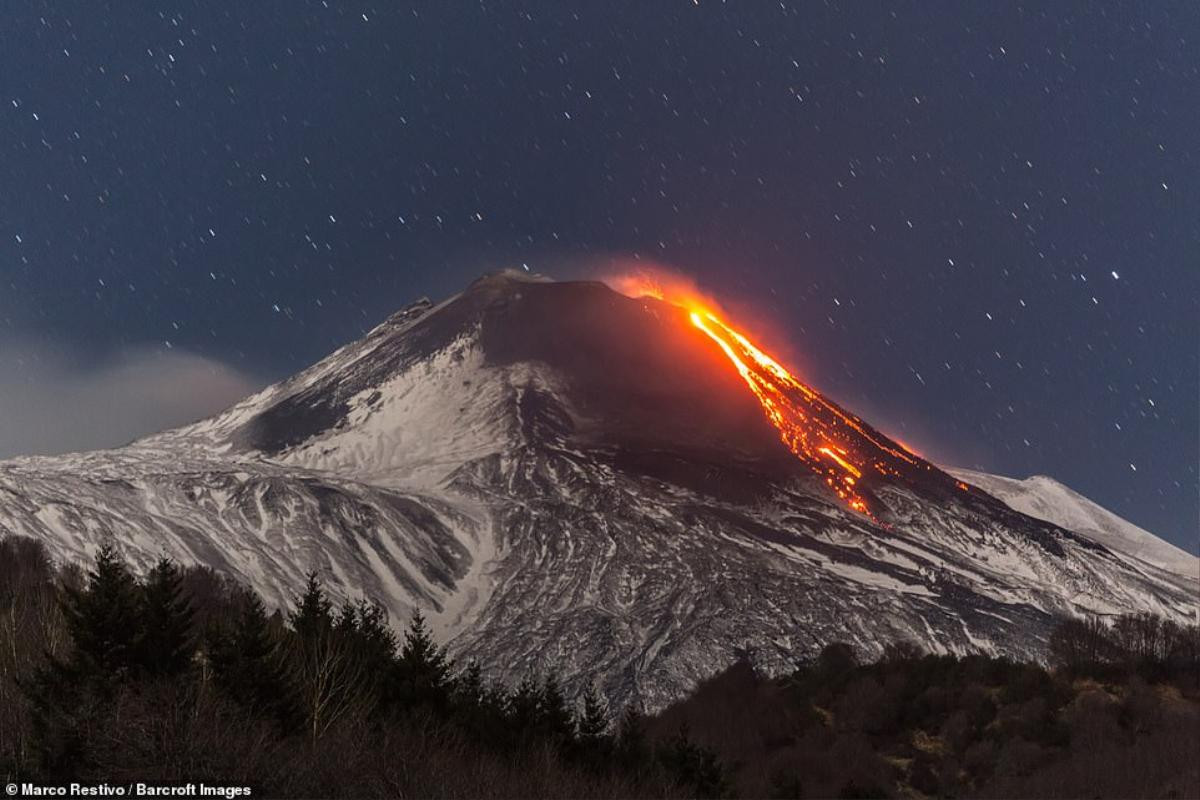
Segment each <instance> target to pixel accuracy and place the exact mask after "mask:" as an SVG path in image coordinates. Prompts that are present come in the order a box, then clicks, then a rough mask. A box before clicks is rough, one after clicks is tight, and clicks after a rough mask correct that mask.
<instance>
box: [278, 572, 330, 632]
mask: <svg viewBox="0 0 1200 800" xmlns="http://www.w3.org/2000/svg"><path fill="white" fill-rule="evenodd" d="M288 622H289V623H290V624H291V626H292V630H294V631H295V632H296V634H297V635H298V636H299V637H300V639H301V641H303V642H309V643H311V642H314V641H316V640H317V639H318V638H319V637H320V636H322V635H323V634H325V633H326V632H328V631H329V630H330V629H331V628H332V627H333V604H332V603H331V602H329V598H328V597H326V596H325V590H324V589H322V588H321V581H320V580H319V579H318V578H317V572H316V571H315V570H314V571H312V572H310V573H309V574H308V581H307V583H305V585H304V592H303V593H302V594H301V595H300V597H299V598H298V599H297V601H296V608H295V610H294V611H292V614H291V616H290V618H289V619H288Z"/></svg>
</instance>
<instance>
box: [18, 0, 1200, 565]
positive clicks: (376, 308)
mask: <svg viewBox="0 0 1200 800" xmlns="http://www.w3.org/2000/svg"><path fill="white" fill-rule="evenodd" d="M1045 5H1046V6H1048V8H1047V9H1046V10H1038V9H1036V7H1033V6H1031V7H1027V8H1022V7H1020V6H1018V5H1015V4H992V3H974V4H964V3H959V2H953V3H934V2H919V3H911V4H896V5H890V6H887V7H883V6H876V5H874V4H867V3H848V4H844V5H843V4H838V3H825V4H815V3H813V4H791V3H782V4H780V3H773V4H767V3H762V4H741V3H739V4H737V5H736V6H735V5H734V4H732V3H730V4H723V3H718V2H710V0H700V2H699V4H693V3H692V2H679V3H667V2H663V3H645V2H631V3H586V4H584V3H536V4H528V5H519V4H509V3H490V2H489V3H483V4H468V3H428V4H426V3H422V4H418V5H416V6H409V5H406V4H393V3H390V2H389V3H378V4H372V3H354V2H334V1H333V0H329V1H328V2H326V3H322V2H299V0H287V2H254V3H242V2H238V3H233V2H226V3H215V2H213V3H200V2H180V3H172V2H167V1H166V0H164V2H161V3H152V4H147V3H113V4H105V3H101V2H96V0H88V2H76V3H71V2H55V3H34V2H27V1H26V0H14V2H12V3H10V4H8V5H7V6H6V8H5V15H4V19H3V21H0V187H2V189H0V270H2V273H0V347H4V342H5V341H6V340H7V341H22V342H29V341H39V342H48V343H53V346H54V347H58V348H62V349H65V350H69V351H71V352H73V353H74V354H75V358H76V359H79V358H85V357H86V358H104V357H107V355H108V354H111V353H114V352H118V351H122V350H124V349H128V348H131V347H137V348H144V347H147V346H148V347H152V348H159V349H166V348H167V344H166V343H167V342H170V348H171V349H172V350H175V351H180V350H184V351H190V352H192V353H196V354H199V355H202V356H205V357H207V358H209V359H212V360H213V361H215V362H221V363H224V364H228V365H231V366H232V367H233V368H235V369H237V370H240V371H242V372H244V373H248V374H251V375H253V376H256V378H257V379H259V380H266V379H269V378H275V377H279V376H282V375H285V374H287V373H289V372H291V371H294V370H296V369H298V368H300V367H302V366H304V365H306V364H307V363H309V362H311V361H313V360H315V359H317V358H318V357H320V356H322V355H323V354H325V353H326V352H328V351H329V350H331V349H333V348H334V347H335V346H337V345H339V344H341V343H343V342H345V341H346V340H348V339H351V338H353V337H356V336H357V335H358V334H359V333H360V332H362V331H363V330H364V329H366V328H368V327H370V326H371V325H372V324H374V323H375V322H377V321H378V320H379V319H380V318H381V317H383V316H384V315H386V314H387V313H388V312H389V311H391V310H392V309H393V308H394V307H396V306H398V305H400V304H403V303H405V302H408V301H409V300H411V299H413V298H415V297H417V296H420V295H426V294H428V295H432V296H438V295H443V294H446V293H449V292H452V291H455V290H457V289H458V288H460V287H461V286H462V284H463V283H465V282H466V281H467V280H468V279H470V278H471V277H473V276H474V275H476V274H477V273H479V272H481V271H483V270H485V269H490V268H494V267H497V266H508V265H513V264H520V263H522V262H524V263H528V264H529V265H530V267H532V268H534V269H538V270H542V271H545V272H548V273H550V274H552V275H555V276H560V277H569V276H576V275H582V274H586V273H587V272H588V269H587V268H586V267H585V266H583V265H585V264H586V263H588V262H590V261H592V260H598V261H604V260H606V259H610V258H622V257H627V256H630V255H631V254H638V255H640V256H641V257H642V258H644V259H653V260H655V261H658V262H663V263H667V264H670V265H672V266H674V267H675V268H677V269H679V270H680V271H682V272H684V273H687V274H690V275H692V276H694V277H695V278H696V279H697V280H698V281H700V282H701V283H702V284H703V285H704V286H706V287H707V288H709V289H710V290H711V291H713V292H714V293H715V294H717V295H718V296H720V297H722V298H723V299H726V300H728V301H729V302H730V303H732V304H734V306H735V307H741V308H753V309H755V310H756V317H760V318H761V319H760V320H759V322H760V323H761V324H763V325H765V326H767V327H768V328H769V329H770V330H772V331H773V332H775V336H776V337H777V339H783V338H786V340H787V342H788V349H789V351H790V352H791V354H792V356H793V360H794V361H795V362H798V363H797V366H798V367H799V368H800V371H801V372H802V373H803V374H804V375H805V376H806V377H807V378H808V379H809V380H810V381H811V382H813V383H814V384H815V385H817V386H818V387H820V388H822V389H824V390H825V391H826V392H827V393H829V394H831V395H832V396H833V397H835V398H836V399H839V400H841V401H842V402H844V403H845V404H846V405H848V406H850V407H851V408H854V409H855V410H857V411H859V412H860V413H862V414H863V415H864V416H866V417H867V418H869V419H872V420H875V421H877V422H878V423H879V424H880V425H881V426H882V427H884V428H885V429H886V430H889V431H891V432H893V433H896V434H898V435H900V436H901V437H902V438H905V439H906V440H908V441H910V442H911V443H912V444H914V445H916V446H917V447H918V448H920V449H923V450H924V451H926V452H927V453H929V454H931V455H932V456H934V457H937V458H941V459H942V460H945V461H949V462H955V463H959V464H963V465H975V466H980V467H983V468H986V469H988V470H991V471H996V472H1000V473H1004V474H1010V475H1017V476H1023V475H1027V474H1032V473H1045V474H1050V475H1053V476H1055V477H1057V478H1059V479H1060V480H1062V481H1064V482H1066V483H1068V484H1069V485H1071V486H1072V487H1074V488H1076V489H1078V490H1080V491H1082V492H1083V493H1085V494H1087V495H1089V496H1091V497H1093V498H1094V499H1096V500H1097V501H1099V502H1101V503H1102V504H1104V505H1106V506H1108V507H1110V508H1112V509H1113V510H1115V511H1117V512H1119V513H1121V514H1122V515H1125V516H1127V517H1128V518H1129V519H1131V520H1133V521H1134V522H1137V523H1139V524H1141V525H1143V526H1144V527H1147V528H1149V529H1150V530H1153V531H1155V532H1157V533H1159V534H1160V535H1162V536H1164V537H1166V538H1169V539H1171V540H1172V541H1174V542H1176V543H1179V544H1181V545H1183V546H1185V547H1188V548H1189V549H1191V550H1193V551H1195V550H1196V549H1197V542H1196V539H1197V528H1198V522H1197V520H1198V517H1200V505H1198V499H1197V452H1198V445H1200V412H1198V406H1200V378H1198V373H1200V369H1198V351H1200V269H1198V268H1200V264H1198V263H1197V262H1198V258H1200V192H1198V187H1197V176H1198V174H1200V172H1198V167H1200V164H1198V159H1200V152H1198V150H1197V141H1198V137H1197V131H1198V130H1200V91H1198V90H1200V48H1198V43H1200V10H1197V8H1196V6H1195V5H1194V4H1191V3H1183V2H1180V3H1173V2H1161V3H1129V4H1095V3H1074V2H1060V3H1052V4H1045ZM15 363H16V364H17V366H11V365H10V366H9V368H11V369H15V370H20V369H21V368H22V367H21V366H20V365H21V363H23V362H22V360H20V359H17V360H16V361H15ZM0 424H2V423H0Z"/></svg>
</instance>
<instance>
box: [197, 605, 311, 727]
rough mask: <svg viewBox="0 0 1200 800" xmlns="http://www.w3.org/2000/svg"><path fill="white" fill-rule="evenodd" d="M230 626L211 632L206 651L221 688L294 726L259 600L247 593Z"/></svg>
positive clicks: (249, 706) (279, 661)
mask: <svg viewBox="0 0 1200 800" xmlns="http://www.w3.org/2000/svg"><path fill="white" fill-rule="evenodd" d="M235 608H236V609H237V610H236V616H235V618H234V620H233V623H232V625H231V626H228V627H214V628H212V629H210V631H209V634H208V637H207V638H208V641H207V650H208V656H209V660H210V663H211V664H212V668H213V674H214V677H215V680H216V682H217V685H218V686H219V687H221V689H222V690H223V691H224V692H226V693H227V694H228V695H229V696H230V697H231V698H232V699H233V700H234V701H235V702H237V703H238V704H240V705H241V706H243V707H245V708H247V709H250V710H251V711H254V712H258V713H263V714H266V715H268V716H273V717H274V718H275V719H276V720H278V721H279V722H280V723H282V724H283V725H284V727H285V728H286V727H289V725H290V724H291V723H292V722H294V721H295V707H294V706H295V704H294V699H293V698H292V696H291V693H290V691H289V688H288V678H287V672H286V670H285V669H284V667H283V663H282V661H283V659H282V658H281V654H280V651H279V644H278V640H277V638H276V636H275V635H274V634H273V633H272V630H271V623H270V621H269V620H268V618H267V613H266V608H265V607H264V606H263V602H262V600H261V599H259V597H258V595H257V594H256V593H254V592H252V591H248V590H246V591H243V592H241V593H240V596H239V597H238V598H237V599H236V602H235Z"/></svg>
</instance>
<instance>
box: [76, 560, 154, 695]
mask: <svg viewBox="0 0 1200 800" xmlns="http://www.w3.org/2000/svg"><path fill="white" fill-rule="evenodd" d="M138 611H139V609H138V597H137V582H136V581H135V580H134V578H133V576H132V575H131V574H130V572H129V570H128V569H126V567H125V564H124V562H122V561H121V559H120V558H119V557H118V556H117V552H116V550H115V549H114V548H113V546H112V544H111V543H105V544H104V545H103V546H101V548H100V551H99V552H98V553H97V554H96V563H95V566H94V567H93V568H92V570H91V571H90V572H89V573H88V576H87V583H86V585H85V586H84V588H83V589H82V590H79V589H67V590H66V598H65V604H64V609H63V612H64V615H65V617H66V620H67V630H68V632H69V633H70V636H71V640H72V643H73V645H74V648H73V651H72V655H71V659H70V663H69V666H70V668H71V671H72V672H73V673H74V674H75V675H76V676H77V678H78V679H80V680H85V681H88V680H96V681H99V682H101V683H103V684H107V685H110V686H111V685H113V684H115V683H119V682H121V681H124V680H126V679H128V678H130V677H132V675H133V673H134V666H135V664H136V643H137V638H138V628H139V626H138Z"/></svg>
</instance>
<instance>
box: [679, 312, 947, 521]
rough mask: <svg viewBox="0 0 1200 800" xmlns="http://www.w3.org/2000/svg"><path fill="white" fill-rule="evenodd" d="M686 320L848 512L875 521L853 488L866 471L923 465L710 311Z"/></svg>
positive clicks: (888, 472) (883, 472)
mask: <svg viewBox="0 0 1200 800" xmlns="http://www.w3.org/2000/svg"><path fill="white" fill-rule="evenodd" d="M689 318H690V319H691V322H692V324H693V325H695V326H696V327H697V328H699V329H700V330H702V331H703V332H704V333H705V334H706V335H708V337H709V338H711V339H712V340H713V341H714V342H716V343H717V345H719V346H720V348H721V350H722V351H724V353H725V355H726V356H728V357H729V360H730V361H731V362H732V363H733V366H734V367H735V368H736V369H737V371H738V373H739V374H740V375H741V376H742V379H743V380H744V381H745V382H746V385H747V386H749V387H750V391H752V392H753V393H754V395H755V397H756V398H758V402H759V404H760V405H761V406H762V409H763V413H764V414H765V415H766V417H767V419H768V420H769V421H770V422H771V424H772V425H774V426H775V428H776V429H777V430H778V431H779V436H780V439H782V441H783V443H784V444H785V445H787V448H788V449H789V450H791V451H792V453H793V454H794V455H795V456H796V457H797V458H799V459H800V460H801V461H803V462H804V463H805V464H807V465H808V466H809V467H810V468H812V469H813V470H814V471H815V472H816V473H817V474H819V475H821V476H822V477H823V478H824V479H825V482H826V483H827V484H828V485H829V487H830V488H831V489H832V490H833V491H834V493H836V494H837V496H838V497H840V498H841V499H842V500H843V501H844V502H845V503H846V504H847V505H848V506H849V507H850V508H852V509H854V510H855V511H858V512H861V513H863V514H866V515H867V516H869V517H871V518H872V519H875V515H874V514H873V513H872V510H871V508H870V506H869V505H868V502H867V497H866V496H865V495H864V494H863V493H862V492H861V491H860V489H859V487H858V484H859V481H860V480H861V479H862V477H863V473H864V471H865V470H873V471H874V472H876V473H878V474H879V475H882V476H887V475H897V474H899V473H898V472H897V465H896V464H894V463H891V459H893V458H894V459H899V460H900V461H903V462H906V463H907V464H908V465H911V466H913V467H923V466H925V465H924V463H923V462H921V461H920V460H919V459H917V458H916V457H914V456H913V455H912V454H911V453H909V452H907V451H905V450H904V449H898V448H897V447H894V446H892V444H891V443H890V442H889V441H887V440H886V439H882V437H879V435H878V434H875V433H874V431H871V430H868V429H867V428H866V427H865V426H864V425H863V424H862V421H861V420H859V419H858V418H857V417H854V416H853V415H850V414H847V413H846V412H844V411H842V410H841V409H840V408H838V407H837V406H836V405H834V404H833V403H830V402H829V401H828V400H826V399H825V398H824V397H822V396H821V395H820V393H818V392H816V391H814V390H813V389H811V388H809V387H808V386H805V385H804V384H803V383H801V382H800V381H798V380H797V379H796V378H795V377H793V376H792V374H791V373H790V372H788V370H787V369H786V368H784V367H783V366H782V365H781V364H780V363H779V362H778V361H776V360H775V359H773V358H771V357H770V356H768V355H767V354H766V353H764V352H763V351H762V350H760V349H759V348H757V347H755V346H754V345H753V344H752V343H751V342H750V340H749V339H747V338H746V337H745V336H743V335H742V334H740V333H738V332H737V331H735V330H734V329H733V328H731V327H729V326H728V325H727V324H725V323H724V322H722V321H721V320H720V319H719V318H718V317H717V316H716V315H715V314H713V313H712V312H710V311H707V310H704V309H695V310H692V311H691V312H690V313H689Z"/></svg>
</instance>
